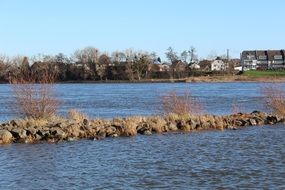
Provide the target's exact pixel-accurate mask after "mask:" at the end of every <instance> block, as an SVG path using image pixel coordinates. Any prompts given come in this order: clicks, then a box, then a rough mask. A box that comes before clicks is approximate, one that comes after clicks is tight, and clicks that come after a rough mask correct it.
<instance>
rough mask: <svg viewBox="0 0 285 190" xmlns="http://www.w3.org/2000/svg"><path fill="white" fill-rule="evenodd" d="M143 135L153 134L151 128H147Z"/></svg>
mask: <svg viewBox="0 0 285 190" xmlns="http://www.w3.org/2000/svg"><path fill="white" fill-rule="evenodd" d="M143 135H152V132H151V131H150V130H145V131H144V132H143Z"/></svg>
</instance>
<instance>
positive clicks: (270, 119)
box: [266, 115, 278, 125]
mask: <svg viewBox="0 0 285 190" xmlns="http://www.w3.org/2000/svg"><path fill="white" fill-rule="evenodd" d="M277 122H278V118H277V117H276V116H274V115H270V116H267V118H266V123H267V124H270V125H273V124H275V123H277Z"/></svg>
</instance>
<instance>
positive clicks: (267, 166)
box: [0, 83, 285, 190]
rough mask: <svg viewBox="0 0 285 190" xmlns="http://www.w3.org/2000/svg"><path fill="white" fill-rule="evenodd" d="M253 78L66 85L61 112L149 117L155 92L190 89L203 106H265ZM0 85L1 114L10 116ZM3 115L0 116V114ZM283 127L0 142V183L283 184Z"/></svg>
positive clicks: (215, 109) (218, 110)
mask: <svg viewBox="0 0 285 190" xmlns="http://www.w3.org/2000/svg"><path fill="white" fill-rule="evenodd" d="M260 85H262V84H257V83H214V84H207V83H203V84H131V85H129V84H107V85H103V84H78V85H77V84H76V85H74V84H64V85H57V88H58V90H59V92H60V95H59V97H60V98H61V99H63V100H64V104H63V105H64V107H63V108H62V109H61V113H62V114H64V113H65V112H66V110H68V109H69V108H71V107H76V106H78V105H80V106H81V107H82V109H83V110H84V111H86V112H88V113H90V114H91V115H92V116H101V117H114V116H128V115H137V114H143V115H149V114H153V113H155V111H154V110H155V109H154V108H155V107H157V106H158V105H159V98H158V97H159V95H160V94H163V93H165V92H167V91H169V90H171V89H177V90H179V91H182V90H183V89H185V88H190V89H191V91H192V92H193V95H195V96H197V97H199V98H200V100H201V102H203V104H204V107H205V108H207V111H209V112H211V113H215V114H224V113H229V112H230V109H231V104H232V102H233V101H237V102H238V103H239V104H240V106H241V107H243V109H245V110H250V111H251V110H253V109H263V107H262V106H261V105H260V104H258V102H260V99H261V98H262V95H261V94H260V93H259V92H260V91H259V88H260ZM9 91H10V88H9V86H8V85H0V97H1V98H0V106H2V107H1V108H0V109H1V111H2V116H1V117H2V119H7V118H11V117H13V116H12V115H11V114H10V113H9V111H8V110H7V109H6V108H3V107H4V105H5V102H6V101H7V100H8V99H9V98H10V92H9ZM3 113H4V114H3ZM284 137H285V126H284V125H283V124H282V125H277V126H263V127H248V128H244V129H241V130H237V131H230V130H226V131H207V132H194V133H167V134H160V135H152V136H141V135H138V136H136V137H132V138H108V139H105V140H102V141H91V140H80V141H76V142H61V143H58V144H48V143H41V144H12V145H5V146H3V145H2V146H0V189H17V190H18V189H163V188H165V189H285V182H284V179H285V138H284Z"/></svg>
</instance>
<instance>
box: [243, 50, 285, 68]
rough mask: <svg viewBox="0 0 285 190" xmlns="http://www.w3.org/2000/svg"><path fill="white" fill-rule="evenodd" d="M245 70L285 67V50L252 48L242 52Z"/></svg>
mask: <svg viewBox="0 0 285 190" xmlns="http://www.w3.org/2000/svg"><path fill="white" fill-rule="evenodd" d="M241 64H242V67H243V70H245V71H246V70H256V69H258V70H266V69H280V68H284V69H285V50H250V51H243V52H242V53H241Z"/></svg>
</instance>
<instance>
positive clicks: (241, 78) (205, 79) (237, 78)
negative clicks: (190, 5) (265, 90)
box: [0, 71, 285, 84]
mask: <svg viewBox="0 0 285 190" xmlns="http://www.w3.org/2000/svg"><path fill="white" fill-rule="evenodd" d="M284 72H285V71H284ZM211 82H213V83H218V82H221V83H226V82H266V83H272V82H274V83H275V82H276V83H282V82H285V76H257V77H255V76H246V75H225V76H199V77H187V78H181V79H141V80H101V81H98V80H70V81H57V82H55V83H56V84H83V83H86V84H108V83H211ZM0 84H9V82H5V81H0Z"/></svg>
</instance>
